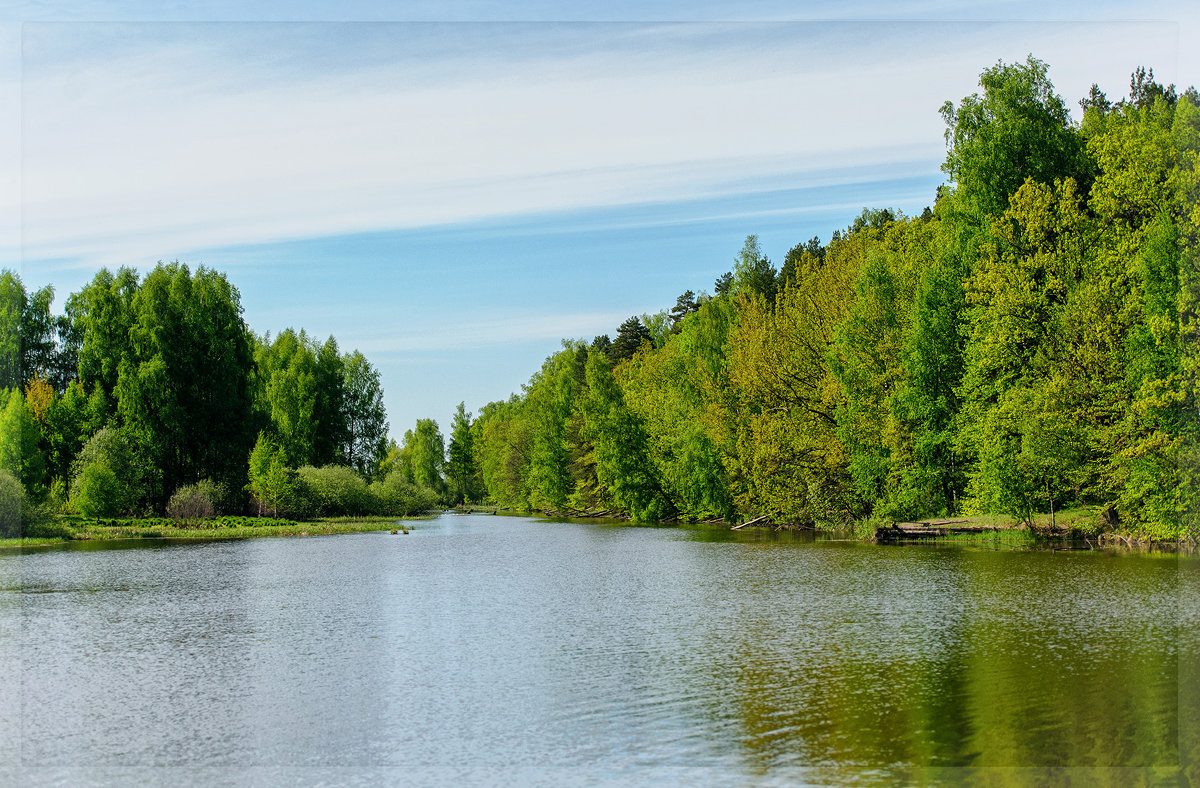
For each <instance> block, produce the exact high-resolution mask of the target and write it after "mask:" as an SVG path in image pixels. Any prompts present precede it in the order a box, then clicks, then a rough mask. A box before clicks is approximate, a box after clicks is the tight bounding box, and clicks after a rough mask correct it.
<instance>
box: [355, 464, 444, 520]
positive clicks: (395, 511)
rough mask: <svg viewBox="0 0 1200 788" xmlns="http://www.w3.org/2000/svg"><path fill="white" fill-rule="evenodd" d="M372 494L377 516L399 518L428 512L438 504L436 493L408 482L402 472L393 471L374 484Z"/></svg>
mask: <svg viewBox="0 0 1200 788" xmlns="http://www.w3.org/2000/svg"><path fill="white" fill-rule="evenodd" d="M371 494H372V497H373V498H374V499H375V512H376V513H377V514H381V515H394V516H397V517H406V516H408V515H410V514H416V513H418V512H424V511H428V510H429V509H432V508H433V507H434V506H435V505H436V504H437V502H438V494H437V493H436V492H434V491H433V490H431V489H429V488H428V487H418V486H417V485H415V484H413V483H411V482H409V481H406V480H405V479H404V477H403V476H402V475H401V474H400V471H393V472H391V473H389V474H388V475H387V477H386V478H384V479H383V480H382V481H378V482H375V483H374V484H372V485H371Z"/></svg>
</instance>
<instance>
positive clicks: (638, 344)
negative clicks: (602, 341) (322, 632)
mask: <svg viewBox="0 0 1200 788" xmlns="http://www.w3.org/2000/svg"><path fill="white" fill-rule="evenodd" d="M653 344H654V336H653V335H652V334H651V333H650V329H649V328H647V327H646V325H645V324H644V323H642V321H641V320H639V319H638V318H637V317H630V318H629V319H628V320H626V321H625V322H624V323H622V324H621V325H620V326H619V327H618V328H617V338H616V339H614V340H613V342H612V344H611V345H609V346H608V348H607V350H606V353H607V355H608V358H609V360H610V361H611V362H612V363H613V365H614V366H615V365H617V364H620V363H621V362H622V361H625V360H627V359H631V358H633V354H634V353H637V352H638V351H639V350H641V349H642V346H643V345H651V346H653Z"/></svg>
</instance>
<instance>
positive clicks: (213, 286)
mask: <svg viewBox="0 0 1200 788" xmlns="http://www.w3.org/2000/svg"><path fill="white" fill-rule="evenodd" d="M128 313H129V326H130V327H129V333H128V345H127V346H126V347H125V348H124V350H123V351H122V350H121V348H120V346H119V345H118V346H115V347H114V348H113V350H114V352H123V353H124V355H123V357H122V358H121V361H120V363H119V364H118V368H117V385H116V389H115V394H116V405H117V415H118V417H119V419H120V421H121V423H123V424H124V425H126V426H127V427H129V428H130V429H131V430H132V431H133V432H134V433H136V434H137V435H138V436H139V438H138V439H139V441H141V443H142V445H143V446H144V448H145V451H146V455H145V461H146V462H147V463H148V464H149V465H151V466H153V467H154V468H156V469H157V470H158V471H159V472H160V474H161V476H160V477H159V479H158V481H156V482H155V483H154V484H153V485H151V487H150V489H149V490H148V493H149V499H150V503H151V505H152V506H153V508H155V509H157V510H160V511H161V510H162V508H163V507H164V506H165V505H166V503H167V498H168V496H169V495H170V493H171V492H173V491H174V490H175V489H177V488H178V487H180V486H182V485H184V484H190V483H193V482H195V481H198V480H199V479H201V478H205V477H209V478H212V479H213V480H214V481H216V482H225V483H227V484H228V485H229V486H230V487H231V488H234V489H236V488H237V487H240V486H241V485H242V484H243V479H244V478H245V477H244V475H243V474H244V472H245V466H244V462H245V459H244V458H245V456H246V454H247V452H248V451H249V450H250V448H251V447H252V446H253V444H254V435H255V432H254V429H255V416H254V396H253V389H252V383H251V381H252V374H253V369H254V345H253V336H252V335H251V334H250V330H249V329H248V328H247V326H246V323H245V321H244V320H243V319H242V306H241V296H240V294H239V293H238V291H237V289H236V288H235V287H233V285H231V284H230V283H229V281H228V280H227V279H226V278H225V276H224V275H223V274H219V273H217V272H215V271H212V270H210V269H207V268H204V267H203V266H201V267H200V268H198V269H196V272H195V273H194V274H193V273H192V272H191V271H190V270H189V269H188V267H187V266H186V265H183V264H180V263H171V264H159V265H158V266H156V267H155V268H154V270H153V271H151V272H150V273H149V274H147V275H146V277H145V279H144V280H143V281H142V283H141V285H140V286H139V287H137V289H136V291H135V292H134V294H133V297H132V299H131V300H130V302H129V306H128ZM89 320H90V318H89ZM95 330H96V327H95V326H94V325H93V326H91V327H90V328H89V336H90V333H91V332H93V331H95ZM87 347H88V345H87V343H86V342H85V345H84V349H86V348H87ZM96 349H97V350H98V348H96ZM97 361H99V362H100V366H101V367H102V368H107V366H106V365H107V363H108V359H107V358H101V359H97ZM83 363H84V362H83V361H82V360H81V361H80V364H81V367H82V365H83Z"/></svg>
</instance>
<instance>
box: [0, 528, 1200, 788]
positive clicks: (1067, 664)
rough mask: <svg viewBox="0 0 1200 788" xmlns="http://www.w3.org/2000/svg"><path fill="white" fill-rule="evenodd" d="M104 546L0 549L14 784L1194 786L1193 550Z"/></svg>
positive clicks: (536, 535)
mask: <svg viewBox="0 0 1200 788" xmlns="http://www.w3.org/2000/svg"><path fill="white" fill-rule="evenodd" d="M86 547H90V548H93V549H79V548H75V549H63V550H51V551H41V552H29V553H26V554H23V555H17V554H9V555H4V556H0V665H3V666H4V668H5V677H4V681H3V682H0V742H2V743H0V763H3V764H5V765H3V766H0V782H4V781H7V782H20V783H23V784H55V783H58V784H64V785H67V784H69V785H77V784H87V783H88V782H91V783H96V784H120V783H128V782H130V781H136V782H150V783H194V782H199V783H208V784H231V785H232V784H246V783H253V784H295V783H302V784H326V785H340V784H364V785H365V784H378V783H380V782H390V783H398V782H399V783H412V784H423V785H426V784H445V785H451V784H461V783H462V782H464V781H465V782H468V783H485V784H514V785H517V784H529V783H535V784H546V785H550V784H554V785H559V784H578V785H592V784H597V783H612V784H653V783H662V784H679V783H688V784H713V785H729V784H749V785H772V784H780V785H783V784H787V785H791V784H867V785H872V784H891V783H894V782H905V783H910V784H928V783H940V782H962V781H964V780H965V781H971V780H977V781H979V782H981V783H987V784H997V783H1000V784H1006V783H1010V782H1011V783H1025V782H1028V781H1030V780H1036V779H1041V778H1047V779H1051V780H1056V781H1057V780H1059V779H1062V778H1069V779H1073V780H1077V781H1079V782H1087V783H1093V782H1097V781H1099V782H1102V783H1103V782H1111V783H1113V784H1126V783H1127V782H1129V781H1130V780H1132V781H1135V782H1146V783H1158V782H1163V783H1164V784H1179V781H1180V780H1181V779H1187V778H1189V777H1190V778H1191V779H1192V780H1193V781H1196V779H1197V777H1198V776H1200V772H1197V770H1196V766H1195V765H1194V759H1195V757H1196V754H1197V752H1198V750H1197V736H1198V734H1197V731H1198V730H1200V702H1198V697H1200V685H1198V681H1197V680H1198V679H1200V675H1198V674H1200V671H1198V670H1197V664H1198V659H1200V657H1198V655H1200V582H1198V577H1200V562H1197V560H1196V559H1194V558H1176V557H1170V556H1137V555H1115V554H1109V553H1089V552H1067V553H1064V552H1058V553H1052V552H1015V551H999V550H981V549H967V548H961V547H955V548H927V547H876V546H873V545H864V544H856V543H846V542H832V541H819V540H818V541H814V540H812V539H811V538H796V537H791V536H787V535H785V536H782V537H773V536H771V535H769V534H763V533H755V534H746V535H741V536H736V537H735V536H733V535H731V534H730V533H729V532H727V531H715V530H711V529H684V528H636V527H629V526H612V525H600V524H564V523H547V522H542V521H537V520H531V519H526V518H513V517H496V516H488V515H446V516H443V517H442V518H440V519H438V520H435V521H431V522H422V523H419V524H418V526H417V528H416V530H415V531H414V532H413V533H411V534H409V535H407V536H403V535H391V534H388V533H386V532H382V533H367V534H350V535H335V536H321V537H294V538H278V539H256V540H245V541H229V542H217V543H204V544H185V545H169V544H163V543H156V544H153V545H150V546H146V545H143V546H141V547H139V548H138V549H132V548H129V547H126V546H122V549H94V548H96V547H97V546H96V545H89V546H86ZM103 547H105V548H110V547H111V546H110V545H103Z"/></svg>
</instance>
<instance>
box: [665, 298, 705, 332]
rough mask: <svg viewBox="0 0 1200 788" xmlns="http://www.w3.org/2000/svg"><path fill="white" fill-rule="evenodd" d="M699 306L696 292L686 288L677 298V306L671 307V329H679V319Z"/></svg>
mask: <svg viewBox="0 0 1200 788" xmlns="http://www.w3.org/2000/svg"><path fill="white" fill-rule="evenodd" d="M699 308H700V306H699V304H697V303H696V294H695V293H693V292H692V291H691V290H685V291H684V292H683V294H682V295H681V296H679V298H677V299H675V306H673V307H671V330H672V331H678V330H679V321H680V320H683V319H684V318H685V317H687V316H688V315H690V314H692V313H693V312H695V311H696V310H697V309H699Z"/></svg>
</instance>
